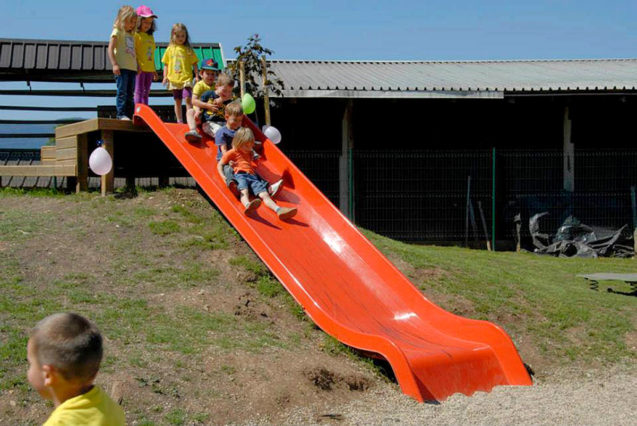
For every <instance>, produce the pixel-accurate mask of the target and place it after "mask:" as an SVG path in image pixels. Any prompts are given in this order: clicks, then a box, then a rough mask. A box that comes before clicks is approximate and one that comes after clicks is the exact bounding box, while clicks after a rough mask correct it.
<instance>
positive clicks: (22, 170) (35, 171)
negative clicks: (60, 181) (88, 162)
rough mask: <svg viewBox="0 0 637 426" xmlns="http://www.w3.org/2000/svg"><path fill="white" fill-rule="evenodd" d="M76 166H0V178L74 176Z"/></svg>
mask: <svg viewBox="0 0 637 426" xmlns="http://www.w3.org/2000/svg"><path fill="white" fill-rule="evenodd" d="M76 170H77V168H76V165H75V164H71V165H67V166H50V165H46V166H45V165H37V166H0V176H75V175H76Z"/></svg>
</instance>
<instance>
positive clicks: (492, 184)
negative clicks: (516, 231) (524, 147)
mask: <svg viewBox="0 0 637 426" xmlns="http://www.w3.org/2000/svg"><path fill="white" fill-rule="evenodd" d="M491 157H492V167H491V176H492V180H491V248H492V249H493V251H495V147H493V151H492V153H491Z"/></svg>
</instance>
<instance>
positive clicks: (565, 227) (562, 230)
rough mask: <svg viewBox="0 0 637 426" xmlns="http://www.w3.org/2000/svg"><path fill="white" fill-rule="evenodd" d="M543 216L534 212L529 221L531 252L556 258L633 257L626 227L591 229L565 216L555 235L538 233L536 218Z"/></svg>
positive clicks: (544, 214) (629, 236)
mask: <svg viewBox="0 0 637 426" xmlns="http://www.w3.org/2000/svg"><path fill="white" fill-rule="evenodd" d="M547 214H548V212H543V213H538V214H536V215H534V216H533V217H532V218H531V219H529V232H530V233H531V237H532V238H533V245H534V246H535V250H534V251H535V253H539V254H549V255H553V256H560V257H573V256H578V257H599V256H602V257H632V256H633V255H634V254H635V251H634V245H633V234H632V232H631V230H630V229H629V228H628V225H624V226H622V227H621V228H620V229H609V228H601V227H594V226H588V225H585V224H583V223H582V222H580V221H579V220H578V219H577V218H576V217H573V216H569V217H567V218H566V220H565V221H564V223H562V226H560V227H559V229H558V230H557V232H556V233H555V234H548V233H543V232H541V230H540V218H542V217H543V216H546V215H547Z"/></svg>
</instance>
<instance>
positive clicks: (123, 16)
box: [108, 6, 137, 120]
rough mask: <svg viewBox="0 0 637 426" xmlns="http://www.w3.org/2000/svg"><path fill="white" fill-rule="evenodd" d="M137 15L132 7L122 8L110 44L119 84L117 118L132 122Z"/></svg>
mask: <svg viewBox="0 0 637 426" xmlns="http://www.w3.org/2000/svg"><path fill="white" fill-rule="evenodd" d="M136 25H137V14H136V13H135V9H133V7H132V6H122V7H120V8H119V11H118V12H117V17H116V18H115V22H114V23H113V32H112V33H111V38H110V40H109V42H108V58H109V59H110V61H111V64H112V65H113V74H114V75H115V82H116V84H117V95H116V98H115V106H116V108H117V118H118V119H120V120H130V118H131V117H132V116H133V110H134V108H135V104H134V103H133V95H134V93H135V76H136V75H137V60H136V58H135V34H134V31H135V26H136Z"/></svg>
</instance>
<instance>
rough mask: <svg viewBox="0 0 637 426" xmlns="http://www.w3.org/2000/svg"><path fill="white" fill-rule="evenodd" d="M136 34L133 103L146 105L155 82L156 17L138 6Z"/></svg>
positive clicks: (146, 8) (148, 8) (145, 7)
mask: <svg viewBox="0 0 637 426" xmlns="http://www.w3.org/2000/svg"><path fill="white" fill-rule="evenodd" d="M136 12H137V16H138V18H137V32H136V33H135V56H136V57H137V66H138V72H137V77H136V78H135V103H136V104H145V105H148V95H149V93H150V86H151V84H152V83H153V80H157V70H156V69H155V38H154V37H153V33H154V32H155V29H156V28H155V19H157V15H155V14H154V13H153V11H152V10H151V9H150V7H148V6H139V7H138V8H137V10H136Z"/></svg>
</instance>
